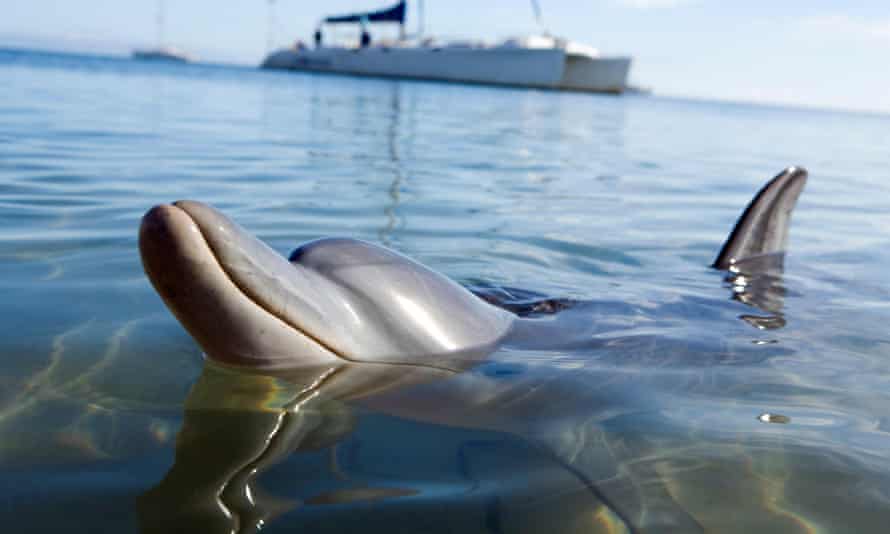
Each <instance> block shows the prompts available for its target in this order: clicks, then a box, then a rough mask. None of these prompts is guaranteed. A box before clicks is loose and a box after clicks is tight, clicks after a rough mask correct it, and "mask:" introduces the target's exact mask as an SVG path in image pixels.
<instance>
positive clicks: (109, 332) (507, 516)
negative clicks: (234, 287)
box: [0, 50, 890, 533]
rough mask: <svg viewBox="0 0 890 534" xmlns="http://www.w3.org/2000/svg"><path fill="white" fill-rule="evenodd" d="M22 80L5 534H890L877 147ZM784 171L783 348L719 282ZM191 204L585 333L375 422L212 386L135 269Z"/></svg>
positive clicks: (95, 77)
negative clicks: (789, 204)
mask: <svg viewBox="0 0 890 534" xmlns="http://www.w3.org/2000/svg"><path fill="white" fill-rule="evenodd" d="M0 79H2V80H3V83H2V84H0V85H2V89H0V96H2V98H0V265H2V268H3V273H4V274H3V276H2V278H0V284H2V289H3V293H4V299H3V301H2V304H0V312H2V317H3V319H4V320H3V321H2V323H0V356H2V359H0V362H2V363H0V365H2V373H0V433H2V440H0V474H2V475H0V476H2V480H3V481H4V484H3V485H2V489H0V494H2V499H0V502H2V505H0V522H2V523H3V524H4V528H5V530H8V531H11V532H57V531H59V530H62V529H64V530H66V531H69V532H71V531H73V532H99V531H114V532H172V531H175V530H177V529H179V530H181V531H184V532H201V531H204V532H230V531H233V530H235V531H241V532H252V531H256V530H258V529H260V528H262V530H263V531H264V532H265V531H270V532H289V531H294V530H296V529H300V528H302V529H304V531H307V532H324V531H329V532H486V533H507V532H537V531H548V532H554V531H555V532H622V531H625V532H627V531H630V532H668V531H672V530H671V529H673V531H676V532H699V531H704V532H752V531H755V530H757V531H761V532H851V533H862V532H882V531H884V529H885V527H886V524H887V521H888V520H890V467H888V463H887V461H886V459H887V458H888V457H890V439H888V438H890V394H888V391H890V336H888V328H887V325H888V321H890V304H888V302H890V298H888V297H890V289H888V285H887V283H886V265H887V264H888V263H890V252H888V249H890V247H888V245H890V236H888V231H887V229H888V228H890V185H888V184H890V180H888V179H887V170H886V169H887V162H888V159H887V154H888V153H890V120H888V118H887V117H884V116H869V115H854V114H842V113H832V112H824V111H815V110H800V109H786V108H774V107H757V106H748V105H739V104H725V103H710V102H694V101H683V100H672V99H665V98H657V97H653V98H640V97H633V96H629V97H621V98H614V97H602V96H595V95H584V94H568V93H554V92H543V91H526V90H512V89H494V88H485V87H473V86H464V85H458V84H450V85H449V84H435V83H422V82H400V81H391V80H371V79H354V78H350V77H338V76H315V75H302V74H288V73H269V72H260V71H257V70H253V69H246V68H234V67H217V66H204V65H161V64H150V63H138V62H133V61H129V60H122V59H107V58H94V57H82V56H68V55H55V54H46V53H34V52H23V51H15V50H6V51H0ZM792 164H800V165H805V166H806V167H808V168H809V169H810V171H811V179H810V182H809V184H808V185H807V189H806V190H805V192H804V194H803V195H802V197H801V200H800V203H799V205H798V209H797V212H796V214H795V216H794V222H793V226H792V231H791V246H790V252H789V254H788V257H787V258H786V262H785V272H784V276H783V277H782V278H781V279H780V280H779V282H778V283H779V284H780V286H781V287H782V289H783V293H784V297H783V298H782V299H780V302H781V309H780V310H779V311H778V312H777V313H778V315H779V316H781V319H782V321H781V322H780V323H775V322H774V323H762V322H761V323H758V321H756V320H754V321H751V320H748V321H746V320H742V317H747V318H748V319H751V317H752V316H754V318H755V319H756V318H757V317H761V316H767V317H769V316H771V315H772V316H776V313H772V314H770V313H767V312H764V311H763V310H759V309H757V308H753V307H751V306H748V305H745V304H744V303H742V302H740V301H739V300H738V299H733V298H732V288H731V286H730V284H729V283H727V282H726V281H725V280H724V278H725V274H724V273H720V272H716V271H712V270H709V269H708V268H707V266H708V265H709V264H710V262H711V261H712V260H713V256H714V255H715V254H716V252H717V250H718V249H719V246H720V244H721V243H722V240H723V239H724V237H725V236H726V234H727V233H728V232H729V230H730V229H731V227H732V224H733V222H734V220H735V218H736V217H737V216H738V214H739V213H740V212H741V209H742V208H743V207H744V205H745V204H746V203H747V202H748V200H749V199H750V197H751V196H752V195H753V194H754V192H755V191H756V190H757V188H758V187H759V186H760V185H761V184H762V183H763V182H764V181H765V180H766V179H767V178H769V177H770V176H772V175H773V174H775V173H776V172H778V171H779V170H780V169H782V168H783V167H786V166H788V165H792ZM178 198H193V199H198V200H202V201H204V202H208V203H211V204H214V205H216V206H217V207H219V208H221V209H223V210H225V211H226V212H227V213H228V214H229V215H231V216H232V217H233V218H235V219H236V220H237V221H239V222H240V223H241V224H243V225H244V226H245V227H247V228H248V229H250V230H251V231H253V232H255V233H257V234H258V235H259V236H260V237H262V238H263V239H264V240H266V241H267V242H268V243H269V244H270V245H271V246H273V247H274V248H275V249H276V250H279V251H281V252H282V253H285V254H286V253H288V252H289V251H290V250H291V249H293V248H295V247H296V246H297V245H298V244H299V243H301V242H303V241H306V240H309V239H313V238H316V237H320V236H329V235H346V236H351V237H357V238H361V239H366V240H369V241H373V242H376V243H381V244H384V245H387V246H390V247H393V248H395V249H397V250H399V251H401V252H403V253H405V254H407V255H409V256H411V257H413V258H416V259H417V260H419V261H421V262H423V263H425V264H427V265H429V266H431V267H432V268H434V269H436V270H439V271H441V272H443V273H445V274H447V275H449V276H451V277H452V278H454V279H456V280H458V281H460V282H462V283H464V284H467V285H471V286H474V287H477V288H478V287H484V288H499V287H507V288H519V289H521V290H524V291H530V292H534V294H535V295H539V296H541V297H542V298H543V297H554V298H567V299H572V301H573V302H576V304H575V305H574V306H573V307H572V308H570V309H569V310H566V311H565V312H563V313H562V314H561V315H560V316H558V317H561V320H564V321H566V323H568V324H570V326H571V327H570V328H568V329H567V333H566V338H565V339H563V340H554V345H560V347H561V348H558V349H551V350H546V349H534V350H528V349H527V348H523V347H521V346H519V347H506V348H504V349H502V350H500V351H498V352H496V353H495V354H492V355H491V356H490V357H489V359H488V360H487V361H486V362H485V363H483V364H481V365H479V366H478V367H476V368H473V369H471V370H469V371H466V372H465V373H462V374H459V375H455V376H442V375H440V374H437V373H435V372H429V373H423V372H420V373H419V375H418V376H417V377H414V378H412V379H411V380H406V382H408V383H405V384H401V385H400V386H391V387H389V386H388V387H387V388H383V389H384V391H382V392H380V393H377V394H373V395H367V394H362V393H361V392H356V391H354V389H351V386H350V383H349V381H348V380H345V379H344V380H342V381H341V382H340V383H336V384H337V387H329V388H327V389H325V390H323V391H322V390H318V391H316V393H317V396H313V397H312V398H308V397H307V396H306V395H304V394H303V393H302V392H303V391H304V390H303V389H301V388H304V387H305V385H306V384H307V383H311V382H312V380H314V379H316V378H317V377H314V376H311V374H310V375H305V376H289V377H263V376H244V375H241V374H236V373H231V372H229V371H226V370H222V369H216V368H213V367H210V366H205V365H204V362H203V360H202V357H201V354H200V350H199V349H198V348H197V346H196V345H195V344H194V342H193V341H192V340H191V339H190V338H189V337H188V335H187V334H186V333H185V332H184V331H183V330H182V328H181V327H180V326H179V324H178V323H177V322H176V321H175V319H174V318H173V317H172V316H171V315H170V314H169V313H168V312H167V310H166V309H165V308H164V306H163V303H162V302H161V301H160V299H159V298H158V297H157V296H156V294H155V293H154V292H153V290H152V289H151V287H150V286H149V284H148V282H147V280H146V279H145V277H144V275H143V273H142V269H141V266H140V263H139V258H138V253H137V248H136V231H137V228H138V224H139V219H140V217H141V215H142V214H143V213H144V212H145V210H146V209H147V208H148V207H150V206H151V205H153V204H156V203H159V202H169V201H171V200H174V199H178ZM515 294H517V295H521V294H520V293H515ZM773 311H774V312H775V310H773ZM752 324H753V325H754V326H752ZM757 324H760V325H761V326H763V325H764V324H767V325H771V326H777V325H780V326H781V328H775V329H761V328H756V327H755V326H756V325H757ZM556 341H563V342H564V343H561V344H560V343H556ZM351 372H353V371H350V373H351ZM355 372H357V373H358V375H359V376H362V377H366V376H368V375H369V374H370V371H367V370H358V371H355ZM344 376H352V375H344ZM381 380H382V381H383V382H387V381H392V377H391V376H390V375H389V374H387V373H383V378H381ZM332 383H335V382H332ZM341 384H342V385H341ZM177 436H178V437H177ZM270 436H271V437H270ZM276 436H277V437H276ZM273 438H274V439H273ZM264 444H265V445H264ZM269 444H272V445H269Z"/></svg>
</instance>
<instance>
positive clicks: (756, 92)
mask: <svg viewBox="0 0 890 534" xmlns="http://www.w3.org/2000/svg"><path fill="white" fill-rule="evenodd" d="M390 3H391V2H390V0H325V1H314V2H310V1H307V0H274V1H270V0H178V1H176V0H166V2H165V9H164V13H165V21H166V23H165V24H164V35H165V41H166V44H170V45H174V46H177V47H179V48H182V49H184V50H186V51H187V52H189V53H192V54H195V55H197V56H199V57H200V58H202V59H204V60H208V61H218V62H236V63H243V64H259V62H260V61H261V60H262V58H263V56H264V55H265V53H266V52H267V50H268V49H269V44H270V42H271V43H273V44H274V45H277V46H283V45H286V44H289V43H291V42H293V41H294V40H295V39H297V38H302V39H304V40H306V41H308V40H309V39H310V37H311V33H312V30H313V29H314V27H315V24H316V22H317V21H318V20H319V19H320V18H321V17H322V16H323V15H325V14H337V13H341V12H350V11H359V10H366V9H375V8H380V7H386V6H387V5H389V4H390ZM393 3H394V0H393ZM418 3H419V2H418V1H417V0H409V2H408V13H409V17H408V18H409V20H408V25H409V28H414V27H416V24H417V11H418V10H417V7H418ZM538 3H539V5H540V6H541V10H542V13H543V23H544V26H545V27H546V29H548V30H549V31H550V32H551V33H553V34H555V35H559V36H563V37H567V38H570V39H573V40H577V41H581V42H583V43H586V44H589V45H592V46H595V47H597V48H599V49H600V50H601V51H602V52H604V53H610V54H620V55H630V56H633V58H634V64H633V67H632V69H631V82H632V83H634V84H637V85H642V86H646V87H651V88H652V89H653V90H654V91H655V92H656V93H657V94H661V95H668V96H678V97H691V98H706V99H716V100H734V101H753V102H765V103H776V104H790V105H798V106H810V107H824V108H835V109H851V110H863V111H880V112H886V113H890V61H888V59H890V1H888V0H849V1H842V0H834V1H828V0H769V1H767V0H746V1H744V2H738V1H732V0H538ZM158 5H159V2H158V1H157V0H116V1H112V0H0V13H3V16H2V17H0V46H26V47H39V48H51V49H65V50H71V51H87V52H96V53H110V54H128V53H129V51H130V49H132V48H133V47H138V46H150V45H154V44H156V43H157V33H158V32H157V28H158V26H157V23H156V19H157V13H158ZM423 5H424V11H425V17H424V19H425V27H426V33H427V34H431V35H434V36H439V37H446V38H478V39H488V40H494V39H498V38H503V37H508V36H511V35H522V34H528V33H531V32H534V31H536V30H537V29H538V26H536V23H535V19H534V15H533V11H532V7H531V3H530V1H527V0H425V1H423ZM270 14H272V15H274V16H273V17H270ZM270 20H271V21H272V23H271V24H270Z"/></svg>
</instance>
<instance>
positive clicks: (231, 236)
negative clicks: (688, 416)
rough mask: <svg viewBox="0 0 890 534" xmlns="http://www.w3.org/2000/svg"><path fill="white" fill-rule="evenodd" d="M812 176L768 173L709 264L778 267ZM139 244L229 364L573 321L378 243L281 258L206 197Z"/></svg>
mask: <svg viewBox="0 0 890 534" xmlns="http://www.w3.org/2000/svg"><path fill="white" fill-rule="evenodd" d="M806 176H807V172H806V171H805V170H804V169H802V168H800V167H790V168H788V169H786V170H784V171H783V172H781V173H780V174H779V175H778V176H776V177H775V178H773V179H772V180H771V181H770V182H769V183H767V185H766V186H764V188H763V189H762V190H761V191H760V192H759V193H758V194H757V196H756V197H755V198H754V200H753V201H752V202H751V204H750V205H749V206H748V208H747V209H746V210H745V212H744V213H743V215H742V217H741V218H740V220H739V222H738V223H737V224H736V226H735V229H734V230H733V232H732V233H731V234H730V236H729V238H728V239H727V241H726V243H725V244H724V246H723V248H722V249H721V252H720V253H719V255H718V256H717V259H716V260H715V262H714V265H713V266H714V267H715V268H717V269H729V270H730V271H731V272H735V273H736V274H739V273H741V272H746V273H747V274H748V275H749V277H750V275H751V274H756V273H752V272H750V271H752V270H754V269H752V268H751V267H752V266H753V267H757V269H756V270H760V265H761V263H762V262H763V260H764V258H766V259H772V262H771V263H770V265H769V266H770V267H771V268H773V269H774V268H775V258H780V257H781V255H782V251H783V250H784V247H785V244H786V242H787V235H788V227H789V223H790V215H791V210H792V208H793V207H794V205H795V203H796V201H797V197H798V195H799V194H800V191H801V190H802V188H803V185H804V183H805V182H806ZM139 249H140V252H141V256H142V262H143V266H144V269H145V272H146V274H147V275H148V278H149V280H150V281H151V283H152V284H153V286H154V287H155V289H156V290H157V292H158V293H159V294H160V296H161V297H162V299H163V300H164V302H165V303H166V305H167V306H168V307H169V308H170V310H171V311H172V312H173V314H174V315H175V316H176V317H177V318H178V319H179V321H180V322H181V323H182V325H183V326H184V327H185V328H186V330H188V332H189V333H190V334H191V335H192V337H194V339H195V340H196V341H197V342H198V344H199V345H200V346H201V347H202V348H203V349H204V352H205V354H206V355H207V356H208V357H210V358H211V359H214V360H216V361H218V362H221V363H224V364H229V365H234V366H240V367H249V368H253V369H262V370H274V369H287V368H294V367H315V366H324V365H331V364H337V363H346V362H353V363H358V362H376V363H390V364H403V365H417V364H422V365H425V366H433V367H440V368H443V369H452V370H461V369H466V368H467V367H468V366H472V365H473V364H474V363H476V362H478V361H480V360H482V359H484V358H485V356H486V355H487V354H489V353H491V352H492V351H493V350H494V349H495V348H497V347H498V346H499V345H502V344H504V343H506V342H517V343H520V344H522V345H523V346H528V345H530V344H531V345H533V344H535V343H543V344H544V345H545V346H550V347H551V348H558V345H559V343H560V340H561V339H565V336H564V335H561V334H564V333H565V328H566V325H564V324H557V323H558V322H554V321H546V320H541V319H533V318H527V317H520V316H519V315H517V314H516V313H513V312H511V311H509V310H508V309H505V308H504V307H499V306H497V304H498V303H499V299H498V298H497V297H496V296H494V295H491V294H488V295H482V296H483V297H484V298H479V296H477V295H476V294H474V293H472V292H471V291H470V290H468V289H467V288H464V287H463V286H461V285H459V284H457V283H456V282H454V281H452V280H450V279H448V278H447V277H445V276H444V275H442V274H440V273H437V272H436V271H434V270H432V269H429V268H427V267H425V266H423V265H421V264H420V263H417V262H415V261H413V260H411V259H410V258H407V257H405V256H403V255H401V254H399V253H397V252H395V251H392V250H389V249H387V248H384V247H382V246H379V245H375V244H372V243H367V242H364V241H360V240H357V239H348V238H325V239H318V240H316V241H311V242H309V243H306V244H304V245H302V246H300V247H299V248H297V249H296V250H295V251H294V252H293V253H292V254H291V255H290V257H289V258H288V259H285V258H284V257H282V256H281V255H279V254H278V253H276V252H275V251H274V250H272V249H271V248H270V247H268V246H267V245H266V244H264V243H263V242H262V241H260V240H259V239H257V238H255V237H254V236H252V235H250V234H249V233H248V232H247V231H246V230H244V229H243V228H242V227H240V226H239V225H237V224H236V223H235V222H234V221H232V220H231V219H229V218H228V217H226V216H225V215H224V214H223V213H221V212H220V211H218V210H216V209H214V208H212V207H210V206H208V205H206V204H202V203H200V202H195V201H190V200H183V201H178V202H174V203H172V204H167V205H159V206H155V207H153V208H152V209H150V210H149V211H148V212H147V213H146V215H145V216H144V217H143V220H142V224H141V226H140V231H139ZM755 264H756V265H755ZM744 280H748V279H747V278H746V279H744ZM768 286H769V285H768ZM770 289H771V287H767V290H770ZM739 293H741V294H744V293H745V292H744V291H740V292H739ZM749 293H750V291H749ZM485 297H487V298H485ZM737 298H738V297H737ZM761 300H763V299H761ZM555 302H556V301H555ZM755 304H756V303H755ZM545 307H546V306H545ZM559 308H560V306H555V308H554V309H559Z"/></svg>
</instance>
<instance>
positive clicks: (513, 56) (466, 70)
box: [261, 0, 631, 94]
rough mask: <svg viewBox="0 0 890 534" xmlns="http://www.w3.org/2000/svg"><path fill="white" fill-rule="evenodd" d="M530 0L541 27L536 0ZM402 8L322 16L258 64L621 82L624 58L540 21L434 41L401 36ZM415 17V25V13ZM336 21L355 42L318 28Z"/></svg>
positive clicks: (604, 87)
mask: <svg viewBox="0 0 890 534" xmlns="http://www.w3.org/2000/svg"><path fill="white" fill-rule="evenodd" d="M422 6H423V3H422V0H418V2H417V7H418V11H420V12H422V10H423V7H422ZM532 6H533V8H534V11H535V18H536V19H537V20H538V23H539V26H540V18H541V15H540V9H539V6H538V4H537V1H533V2H532ZM406 10H407V3H406V2H405V0H401V1H399V2H398V3H396V4H395V5H392V6H390V7H387V8H383V9H379V10H376V11H368V12H363V13H348V14H343V15H334V16H327V17H324V18H322V19H321V21H320V22H319V24H318V26H317V28H316V30H315V34H314V36H313V41H314V43H313V44H312V45H307V44H305V43H303V42H302V41H298V42H297V43H296V44H294V45H293V46H291V47H289V48H285V49H281V50H277V51H273V52H272V53H270V54H269V55H268V56H267V57H266V59H265V60H264V61H263V63H262V65H261V67H262V68H265V69H284V70H300V71H314V72H328V73H338V74H351V75H359V76H377V77H393V78H410V79H422V80H440V81H450V82H463V83H476V84H487V85H507V86H515V87H534V88H542V89H557V90H570V91H587V92H599V93H615V94H618V93H623V92H624V91H626V90H627V88H628V87H627V76H628V73H629V71H630V65H631V58H630V57H627V56H605V55H602V54H600V52H599V51H598V50H597V49H595V48H593V47H590V46H587V45H585V44H581V43H578V42H575V41H571V40H569V39H564V38H561V37H555V36H552V35H550V33H549V32H547V31H546V30H543V28H542V30H543V31H542V32H541V33H540V34H537V35H531V36H527V37H520V38H514V39H507V40H505V41H502V42H500V43H496V44H488V43H484V42H475V41H456V42H455V41H451V42H447V41H440V40H437V39H435V38H431V37H427V36H425V35H423V31H422V29H418V31H417V33H416V34H414V35H411V36H408V35H406V32H405V14H406ZM419 20H420V28H422V27H423V16H422V15H421V16H420V17H419ZM343 24H353V25H356V24H357V25H358V26H359V28H360V33H359V38H358V39H357V40H356V42H352V43H333V42H330V39H329V36H328V35H325V34H326V33H328V32H329V31H330V29H331V28H333V27H337V26H339V25H343ZM374 24H390V25H397V27H398V38H397V39H390V40H384V39H380V40H375V39H374V38H373V37H372V35H371V33H370V27H371V25H374Z"/></svg>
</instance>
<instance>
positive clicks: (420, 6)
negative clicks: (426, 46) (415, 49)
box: [417, 0, 424, 40]
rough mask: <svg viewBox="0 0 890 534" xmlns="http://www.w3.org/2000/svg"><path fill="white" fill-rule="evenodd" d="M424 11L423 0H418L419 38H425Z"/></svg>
mask: <svg viewBox="0 0 890 534" xmlns="http://www.w3.org/2000/svg"><path fill="white" fill-rule="evenodd" d="M423 16H424V11H423V0H417V39H418V40H420V39H423V30H424V28H423V26H424V24H423V23H424V20H423Z"/></svg>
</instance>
